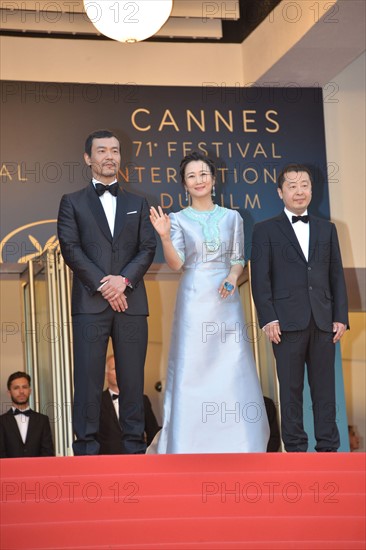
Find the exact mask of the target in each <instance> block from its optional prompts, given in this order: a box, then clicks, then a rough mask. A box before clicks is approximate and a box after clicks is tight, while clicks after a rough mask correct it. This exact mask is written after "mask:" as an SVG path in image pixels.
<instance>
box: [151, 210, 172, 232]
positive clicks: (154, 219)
mask: <svg viewBox="0 0 366 550" xmlns="http://www.w3.org/2000/svg"><path fill="white" fill-rule="evenodd" d="M150 221H151V223H152V225H153V227H154V229H155V230H156V231H157V233H158V234H159V235H160V237H161V238H164V237H170V218H169V216H168V214H164V212H163V210H162V208H161V206H158V210H156V208H154V207H153V206H152V207H151V208H150Z"/></svg>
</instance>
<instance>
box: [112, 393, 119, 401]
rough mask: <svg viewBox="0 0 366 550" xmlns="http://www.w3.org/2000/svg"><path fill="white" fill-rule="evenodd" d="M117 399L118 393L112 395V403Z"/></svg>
mask: <svg viewBox="0 0 366 550" xmlns="http://www.w3.org/2000/svg"><path fill="white" fill-rule="evenodd" d="M118 398H119V395H118V393H112V399H113V401H114V400H115V399H118Z"/></svg>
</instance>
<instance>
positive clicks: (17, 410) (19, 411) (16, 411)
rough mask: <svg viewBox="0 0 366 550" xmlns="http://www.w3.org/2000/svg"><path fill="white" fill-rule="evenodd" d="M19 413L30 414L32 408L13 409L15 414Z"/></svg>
mask: <svg viewBox="0 0 366 550" xmlns="http://www.w3.org/2000/svg"><path fill="white" fill-rule="evenodd" d="M17 414H24V415H25V416H30V415H31V410H30V409H27V410H26V411H21V410H20V409H13V415H14V416H16V415H17Z"/></svg>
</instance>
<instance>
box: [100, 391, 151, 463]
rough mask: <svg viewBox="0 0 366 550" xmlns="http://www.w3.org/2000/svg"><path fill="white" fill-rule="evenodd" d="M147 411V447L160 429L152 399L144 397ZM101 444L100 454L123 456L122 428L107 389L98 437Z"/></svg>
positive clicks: (104, 394) (103, 397) (103, 398)
mask: <svg viewBox="0 0 366 550" xmlns="http://www.w3.org/2000/svg"><path fill="white" fill-rule="evenodd" d="M144 409H145V433H146V442H147V445H150V443H151V442H152V440H153V439H154V437H155V435H156V434H157V432H158V431H159V430H160V427H159V425H158V423H157V421H156V418H155V415H154V413H153V410H152V407H151V402H150V399H149V398H148V396H147V395H144ZM96 439H97V441H98V442H99V444H100V449H99V454H101V455H118V454H123V453H124V449H123V446H122V428H121V425H120V423H119V420H118V417H117V415H116V409H115V408H114V405H113V400H112V397H111V394H110V393H109V390H108V389H106V390H104V392H103V395H102V404H101V409H100V421H99V433H98V434H97V437H96Z"/></svg>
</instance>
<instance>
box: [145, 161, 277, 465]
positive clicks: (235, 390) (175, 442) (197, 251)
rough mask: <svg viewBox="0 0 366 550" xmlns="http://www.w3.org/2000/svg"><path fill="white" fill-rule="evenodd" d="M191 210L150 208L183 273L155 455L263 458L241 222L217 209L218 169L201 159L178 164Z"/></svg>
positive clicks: (168, 253) (167, 252)
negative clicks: (243, 296)
mask: <svg viewBox="0 0 366 550" xmlns="http://www.w3.org/2000/svg"><path fill="white" fill-rule="evenodd" d="M181 177H182V183H183V185H184V188H185V192H186V198H187V199H188V195H190V198H191V206H188V207H187V208H185V209H184V210H181V211H180V212H177V213H175V214H170V215H169V216H168V215H167V214H164V213H163V211H162V209H161V207H158V209H155V208H154V207H152V208H151V212H150V214H151V215H150V219H151V222H152V224H153V226H154V228H155V229H156V231H157V232H158V234H159V236H160V238H161V241H162V245H163V250H164V256H165V260H166V262H167V264H168V265H169V266H170V267H171V268H172V269H173V270H180V269H183V274H182V277H181V281H180V286H179V290H178V294H177V301H176V307H175V314H174V322H173V327H172V337H171V347H170V354H169V364H168V373H167V384H166V388H165V397H164V414H163V427H162V430H161V431H160V432H159V433H158V434H157V436H156V437H155V439H154V441H153V443H152V444H151V446H150V447H149V449H148V451H147V452H148V453H149V454H153V453H158V454H165V453H245V452H265V451H266V447H267V442H268V438H269V427H268V420H267V416H266V411H265V407H264V402H263V396H262V391H261V387H260V384H259V380H258V376H257V372H256V368H255V364H254V360H253V355H252V351H251V347H250V344H249V342H248V341H247V339H246V327H245V320H244V314H243V309H242V305H241V301H240V297H239V293H238V290H237V281H238V278H239V276H240V275H241V273H242V271H243V267H244V231H243V220H242V218H241V216H240V214H239V213H238V212H236V211H234V210H229V209H227V208H222V207H220V206H218V205H215V204H214V203H213V200H212V196H213V195H214V189H215V166H214V164H213V163H212V161H211V160H210V159H208V158H207V157H205V156H203V155H201V154H200V153H192V154H190V155H188V156H186V157H185V158H184V159H183V160H182V162H181Z"/></svg>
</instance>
